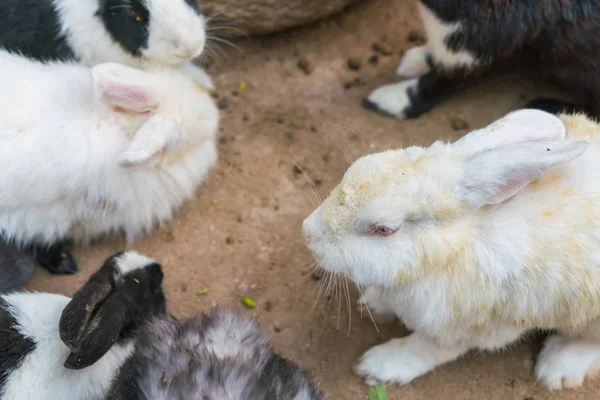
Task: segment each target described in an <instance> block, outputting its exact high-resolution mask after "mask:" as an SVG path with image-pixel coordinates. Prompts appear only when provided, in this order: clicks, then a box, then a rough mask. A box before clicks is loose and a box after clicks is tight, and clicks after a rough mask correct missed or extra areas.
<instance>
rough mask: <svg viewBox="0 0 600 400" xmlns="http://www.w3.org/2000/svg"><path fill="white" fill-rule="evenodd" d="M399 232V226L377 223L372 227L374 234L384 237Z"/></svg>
mask: <svg viewBox="0 0 600 400" xmlns="http://www.w3.org/2000/svg"><path fill="white" fill-rule="evenodd" d="M396 232H398V228H390V227H389V226H383V225H376V226H374V227H373V229H372V234H373V235H377V236H382V237H388V236H392V235H393V234H394V233H396Z"/></svg>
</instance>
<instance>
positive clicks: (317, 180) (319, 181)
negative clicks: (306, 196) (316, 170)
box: [314, 179, 323, 186]
mask: <svg viewBox="0 0 600 400" xmlns="http://www.w3.org/2000/svg"><path fill="white" fill-rule="evenodd" d="M314 183H315V186H321V185H322V184H323V181H321V180H320V179H315V182H314Z"/></svg>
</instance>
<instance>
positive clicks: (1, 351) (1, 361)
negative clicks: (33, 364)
mask: <svg viewBox="0 0 600 400" xmlns="http://www.w3.org/2000/svg"><path fill="white" fill-rule="evenodd" d="M16 325H17V321H16V320H15V318H14V317H13V316H12V315H11V314H10V313H9V312H8V311H7V304H6V302H5V301H4V300H3V299H2V298H0V393H2V391H3V390H4V386H5V385H6V379H7V378H8V376H9V375H10V373H11V372H12V371H14V370H16V369H18V368H19V367H20V366H21V364H22V363H23V360H24V359H25V357H26V356H27V355H29V354H31V352H32V351H33V350H35V342H34V341H33V340H31V339H28V338H26V337H24V336H22V335H21V334H19V333H18V332H17V331H16V329H15V326H16Z"/></svg>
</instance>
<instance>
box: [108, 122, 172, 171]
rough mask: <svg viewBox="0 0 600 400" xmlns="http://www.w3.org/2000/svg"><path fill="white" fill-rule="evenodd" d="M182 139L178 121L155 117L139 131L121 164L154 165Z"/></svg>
mask: <svg viewBox="0 0 600 400" xmlns="http://www.w3.org/2000/svg"><path fill="white" fill-rule="evenodd" d="M181 137H182V130H181V125H180V124H178V123H177V121H175V120H173V119H171V118H168V117H166V116H162V115H155V116H153V117H152V118H150V119H149V120H148V121H146V123H145V124H144V125H142V127H141V128H140V129H138V131H137V132H136V133H135V136H134V137H133V140H132V141H131V143H130V144H129V147H127V150H125V152H124V153H123V154H122V155H121V159H120V160H119V163H120V164H121V165H122V166H133V165H140V164H144V165H148V164H153V163H154V162H155V161H156V160H157V159H158V158H160V155H161V153H162V152H163V151H168V150H170V149H173V148H174V147H176V146H177V145H178V144H179V142H180V140H181Z"/></svg>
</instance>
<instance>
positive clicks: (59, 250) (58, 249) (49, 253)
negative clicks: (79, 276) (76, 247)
mask: <svg viewBox="0 0 600 400" xmlns="http://www.w3.org/2000/svg"><path fill="white" fill-rule="evenodd" d="M34 256H35V260H36V261H37V262H38V263H39V264H40V265H41V266H42V267H43V268H44V269H46V270H47V271H48V272H50V273H51V274H56V275H72V274H74V273H76V272H77V271H79V267H78V266H77V262H76V261H75V258H74V257H73V255H72V254H71V253H70V252H69V251H68V250H67V249H65V248H64V246H63V245H62V244H61V243H57V244H54V245H52V246H50V247H46V246H38V247H37V248H36V249H35V253H34Z"/></svg>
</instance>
